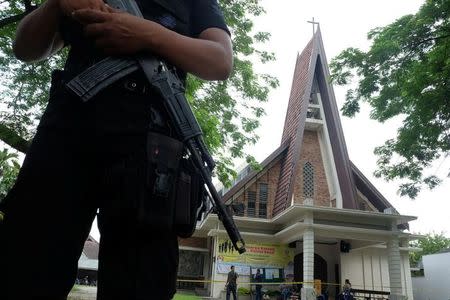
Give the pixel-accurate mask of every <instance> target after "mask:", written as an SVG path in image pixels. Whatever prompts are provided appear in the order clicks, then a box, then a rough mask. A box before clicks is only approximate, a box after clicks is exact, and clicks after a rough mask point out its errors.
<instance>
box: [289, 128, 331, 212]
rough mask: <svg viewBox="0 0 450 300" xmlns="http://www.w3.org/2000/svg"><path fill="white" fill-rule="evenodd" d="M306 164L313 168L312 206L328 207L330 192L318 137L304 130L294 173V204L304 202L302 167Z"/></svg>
mask: <svg viewBox="0 0 450 300" xmlns="http://www.w3.org/2000/svg"><path fill="white" fill-rule="evenodd" d="M306 162H310V163H311V164H312V165H313V167H314V180H313V181H314V196H313V197H312V198H313V203H314V205H315V206H327V207H330V205H331V202H330V192H329V189H328V183H327V178H326V175H325V168H324V165H323V159H322V154H321V152H320V144H319V137H318V136H317V132H315V131H308V130H305V131H304V133H303V144H302V148H301V154H300V161H299V164H298V165H297V170H295V173H294V174H296V177H295V179H294V180H295V181H294V202H295V203H298V204H303V201H304V200H305V197H304V196H303V188H304V187H303V182H304V181H303V166H304V165H305V163H306Z"/></svg>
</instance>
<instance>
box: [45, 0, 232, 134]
mask: <svg viewBox="0 0 450 300" xmlns="http://www.w3.org/2000/svg"><path fill="white" fill-rule="evenodd" d="M137 2H138V4H139V6H140V8H141V11H142V13H143V15H144V17H145V18H146V19H150V20H153V21H155V22H158V23H160V24H161V25H163V26H165V27H166V28H169V29H171V30H174V31H176V32H178V33H180V34H183V35H186V36H190V37H193V38H196V37H198V35H199V34H200V33H201V32H202V31H204V30H206V29H208V28H220V29H223V30H224V31H226V32H227V33H229V31H228V28H227V26H226V24H225V21H224V18H223V15H222V13H221V11H220V9H219V7H218V4H217V0H137ZM168 4H170V5H168ZM60 31H61V34H62V37H63V39H64V42H65V44H66V45H68V46H70V47H71V49H70V52H69V57H68V59H67V61H66V65H65V68H64V72H63V73H61V72H57V73H55V74H54V75H56V76H53V77H54V78H53V79H54V80H53V82H52V89H51V92H50V103H49V105H48V107H47V109H46V112H45V114H44V116H43V117H42V119H41V123H40V126H45V127H57V128H65V129H78V128H86V129H92V128H97V129H98V130H100V131H109V130H111V131H112V132H116V133H118V132H120V131H141V130H146V125H145V124H148V119H149V117H148V105H147V104H146V103H145V102H146V101H133V100H135V99H130V97H133V95H131V94H130V93H127V92H126V91H121V90H120V87H119V83H117V84H116V85H113V87H111V88H110V89H107V91H105V93H99V94H98V96H96V97H94V98H93V99H91V100H90V101H89V102H88V103H82V101H81V100H80V99H78V98H76V96H75V95H74V94H72V93H71V92H68V90H67V89H66V88H65V87H64V85H62V83H64V82H68V81H69V80H70V79H72V78H73V77H74V76H76V75H78V74H80V73H81V72H82V71H84V70H85V69H86V68H87V67H89V66H91V65H93V64H94V63H95V62H96V61H99V60H100V59H102V58H103V55H102V54H100V53H99V52H97V51H95V49H94V47H93V45H92V43H91V42H90V41H88V40H87V39H85V38H84V36H83V33H82V27H81V26H80V25H79V24H77V23H75V22H73V21H71V20H69V19H68V18H65V19H63V20H62V22H61V29H60ZM180 51H182V49H180ZM178 75H179V77H180V78H181V79H183V78H184V77H185V72H184V71H181V70H178ZM132 76H135V75H132ZM143 80H145V79H143ZM153 97H158V96H157V95H154V96H153ZM153 97H149V96H146V98H147V99H149V100H150V102H152V105H157V103H158V101H153V100H154V99H153V100H152V98H153ZM140 98H142V97H140ZM147 102H148V101H147ZM86 104H87V105H86Z"/></svg>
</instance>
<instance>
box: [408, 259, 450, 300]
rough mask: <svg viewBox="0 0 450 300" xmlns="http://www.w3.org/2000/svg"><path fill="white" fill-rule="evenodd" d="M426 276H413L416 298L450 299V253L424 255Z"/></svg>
mask: <svg viewBox="0 0 450 300" xmlns="http://www.w3.org/2000/svg"><path fill="white" fill-rule="evenodd" d="M423 267H424V272H425V277H413V278H412V284H413V291H414V299H415V300H450V253H439V254H432V255H425V256H423Z"/></svg>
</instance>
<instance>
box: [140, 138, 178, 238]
mask: <svg viewBox="0 0 450 300" xmlns="http://www.w3.org/2000/svg"><path fill="white" fill-rule="evenodd" d="M182 154H183V143H182V142H180V141H178V140H176V139H173V138H171V137H169V136H166V135H162V134H159V133H156V132H148V135H147V159H148V166H147V168H148V171H147V189H148V196H147V197H140V201H139V203H138V221H139V223H140V224H141V225H142V226H145V227H147V228H149V229H151V230H163V231H173V225H174V224H173V220H174V210H175V201H174V196H175V193H174V191H175V186H176V181H177V180H176V179H177V174H178V169H179V163H180V159H181V157H182Z"/></svg>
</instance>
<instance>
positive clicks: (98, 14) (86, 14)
mask: <svg viewBox="0 0 450 300" xmlns="http://www.w3.org/2000/svg"><path fill="white" fill-rule="evenodd" d="M72 17H73V18H74V19H75V20H77V21H78V22H80V23H82V24H91V23H102V22H105V21H107V20H108V19H109V18H110V17H111V15H110V13H107V12H103V11H99V10H93V9H79V10H76V11H74V12H73V13H72Z"/></svg>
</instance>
